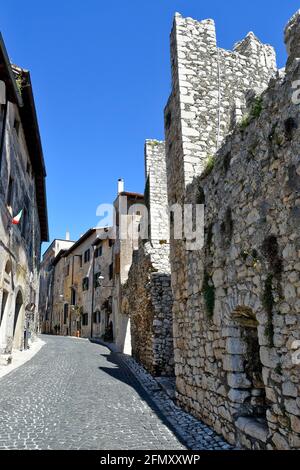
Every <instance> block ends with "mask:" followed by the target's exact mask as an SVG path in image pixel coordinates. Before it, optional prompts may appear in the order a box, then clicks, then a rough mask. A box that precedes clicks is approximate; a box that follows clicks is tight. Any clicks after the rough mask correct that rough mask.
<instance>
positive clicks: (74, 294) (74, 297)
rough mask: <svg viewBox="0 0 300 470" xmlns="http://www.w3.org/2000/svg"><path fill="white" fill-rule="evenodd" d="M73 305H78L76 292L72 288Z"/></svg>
mask: <svg viewBox="0 0 300 470" xmlns="http://www.w3.org/2000/svg"><path fill="white" fill-rule="evenodd" d="M71 305H73V306H74V305H76V290H75V289H73V288H71Z"/></svg>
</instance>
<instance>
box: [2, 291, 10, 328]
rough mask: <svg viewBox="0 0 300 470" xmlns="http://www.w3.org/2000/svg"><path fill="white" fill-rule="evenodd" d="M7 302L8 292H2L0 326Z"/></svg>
mask: <svg viewBox="0 0 300 470" xmlns="http://www.w3.org/2000/svg"><path fill="white" fill-rule="evenodd" d="M7 300H8V292H7V290H3V294H2V303H1V311H0V326H1V324H2V320H3V318H4V314H5V311H6V306H7Z"/></svg>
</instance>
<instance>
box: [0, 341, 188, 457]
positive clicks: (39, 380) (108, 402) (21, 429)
mask: <svg viewBox="0 0 300 470" xmlns="http://www.w3.org/2000/svg"><path fill="white" fill-rule="evenodd" d="M43 339H44V340H45V341H46V345H45V346H44V347H43V348H42V352H39V353H38V354H37V355H36V356H35V357H34V358H33V359H32V360H31V361H29V362H28V363H26V364H25V365H23V366H22V367H20V368H19V369H17V370H15V371H13V372H12V373H11V374H9V375H7V376H6V377H4V378H2V379H0V410H1V412H0V448H1V449H122V450H123V449H184V447H183V446H182V445H181V444H180V442H179V441H178V439H177V438H176V437H175V436H174V434H173V433H172V432H171V431H170V430H169V429H168V427H167V426H166V425H165V424H164V423H163V422H162V420H161V418H160V417H159V416H158V415H157V412H156V411H154V410H153V409H152V408H151V404H150V403H149V400H147V397H146V396H145V394H144V392H143V390H142V388H141V386H140V385H139V384H138V383H137V381H136V380H135V378H134V377H133V375H132V374H131V372H130V371H129V370H128V369H127V368H126V366H121V367H120V366H119V364H118V356H117V355H115V354H111V353H110V351H109V350H108V349H107V348H106V347H103V346H100V345H97V344H92V343H90V342H88V341H85V340H76V339H70V338H64V337H47V336H46V337H44V338H43Z"/></svg>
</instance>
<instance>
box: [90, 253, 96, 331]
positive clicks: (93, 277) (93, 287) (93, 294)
mask: <svg viewBox="0 0 300 470" xmlns="http://www.w3.org/2000/svg"><path fill="white" fill-rule="evenodd" d="M94 279H95V248H94V247H93V269H92V308H91V310H92V311H91V339H93V326H94V325H93V321H94V319H93V313H94V301H95V285H94Z"/></svg>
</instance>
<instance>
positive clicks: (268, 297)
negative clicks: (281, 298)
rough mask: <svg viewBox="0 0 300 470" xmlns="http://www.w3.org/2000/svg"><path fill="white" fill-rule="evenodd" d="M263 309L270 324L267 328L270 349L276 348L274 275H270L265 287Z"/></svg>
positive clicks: (266, 333) (266, 334)
mask: <svg viewBox="0 0 300 470" xmlns="http://www.w3.org/2000/svg"><path fill="white" fill-rule="evenodd" d="M262 303H263V307H264V309H265V310H266V312H267V315H268V322H267V325H266V327H265V336H266V337H267V338H268V340H269V345H270V347H273V346H274V339H273V337H274V326H273V308H274V294H273V275H272V274H269V275H268V277H267V279H266V281H265V286H264V292H263V297H262Z"/></svg>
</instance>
